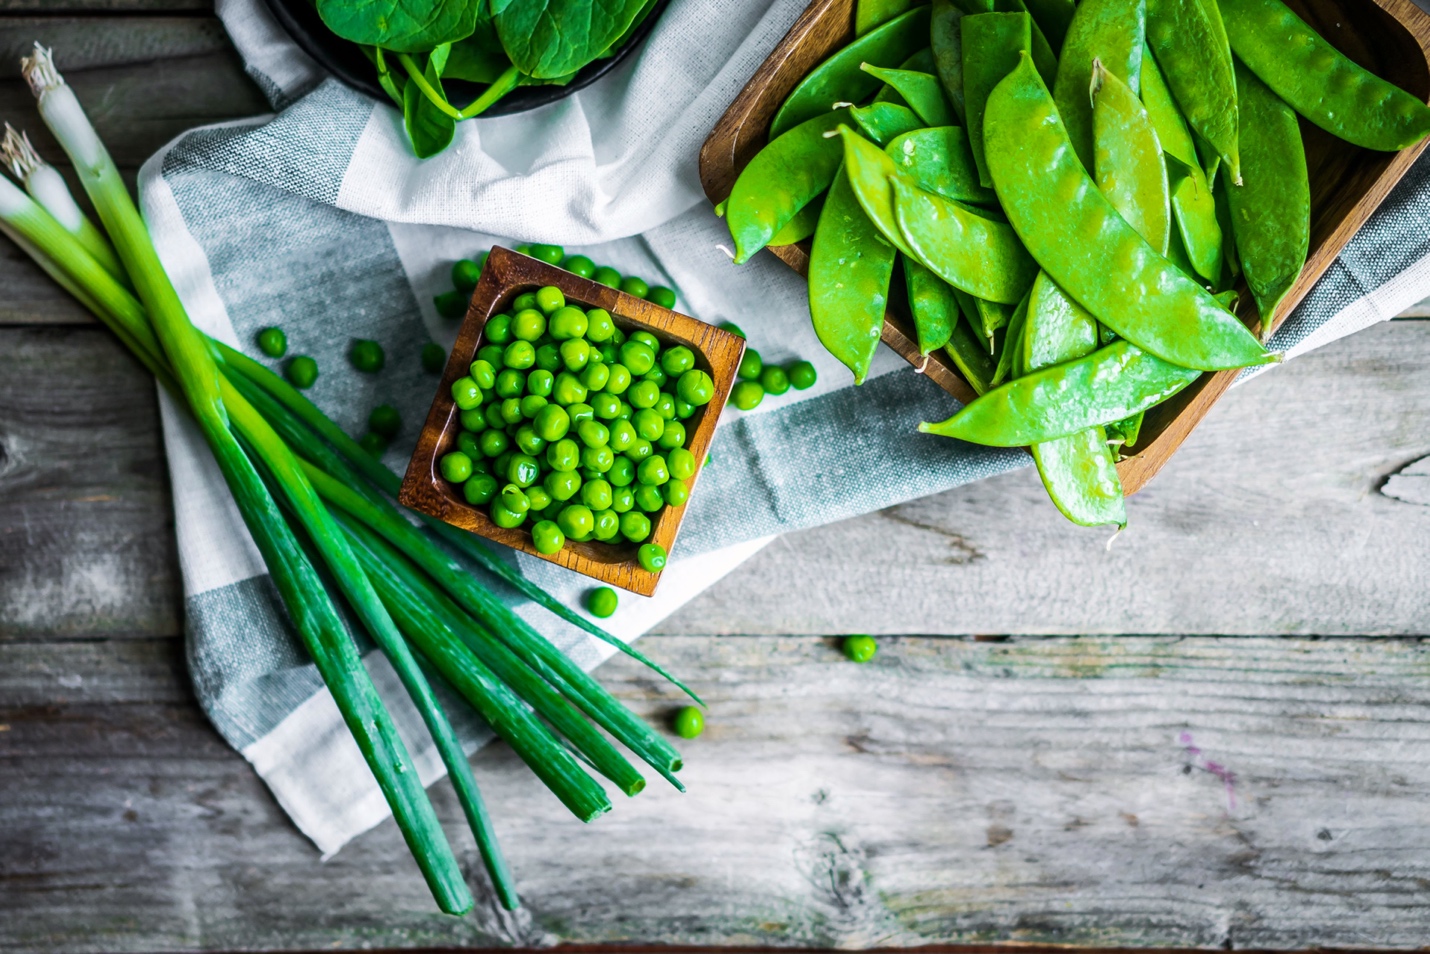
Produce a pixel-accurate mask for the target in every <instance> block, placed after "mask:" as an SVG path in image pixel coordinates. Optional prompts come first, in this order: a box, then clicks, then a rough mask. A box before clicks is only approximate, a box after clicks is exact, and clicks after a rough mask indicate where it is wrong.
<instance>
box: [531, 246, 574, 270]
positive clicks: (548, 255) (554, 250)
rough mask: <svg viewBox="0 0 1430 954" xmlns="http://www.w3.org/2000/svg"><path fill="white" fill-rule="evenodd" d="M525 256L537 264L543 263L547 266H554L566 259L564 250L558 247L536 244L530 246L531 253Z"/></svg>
mask: <svg viewBox="0 0 1430 954" xmlns="http://www.w3.org/2000/svg"><path fill="white" fill-rule="evenodd" d="M527 254H528V255H530V256H531V257H532V258H534V259H536V260H537V261H539V262H545V263H546V264H548V265H555V264H556V263H557V262H559V261H561V260H562V259H563V258H565V257H566V250H565V249H563V248H562V247H561V246H560V245H541V244H536V245H532V246H531V251H529V252H528V253H527Z"/></svg>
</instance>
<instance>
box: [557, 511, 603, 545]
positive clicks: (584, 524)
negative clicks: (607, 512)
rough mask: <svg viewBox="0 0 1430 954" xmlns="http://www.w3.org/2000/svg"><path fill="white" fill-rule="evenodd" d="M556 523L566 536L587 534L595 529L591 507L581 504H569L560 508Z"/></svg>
mask: <svg viewBox="0 0 1430 954" xmlns="http://www.w3.org/2000/svg"><path fill="white" fill-rule="evenodd" d="M556 525H557V526H558V527H560V528H561V532H562V533H564V534H566V536H567V537H582V536H587V535H589V534H590V533H591V531H592V530H594V529H595V517H594V516H593V515H592V513H591V508H590V507H587V506H585V505H583V504H570V505H569V506H565V507H562V508H561V513H560V515H558V516H557V518H556Z"/></svg>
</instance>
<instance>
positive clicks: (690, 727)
mask: <svg viewBox="0 0 1430 954" xmlns="http://www.w3.org/2000/svg"><path fill="white" fill-rule="evenodd" d="M670 726H671V728H672V729H674V730H675V734H676V735H678V736H680V737H681V738H682V739H693V738H695V737H696V736H697V735H699V734H700V733H702V732H704V731H705V716H703V715H701V714H700V710H699V709H697V708H695V707H694V706H686V707H685V708H683V709H681V710H680V711H679V712H677V713H676V714H675V718H674V719H672V720H671V723H670Z"/></svg>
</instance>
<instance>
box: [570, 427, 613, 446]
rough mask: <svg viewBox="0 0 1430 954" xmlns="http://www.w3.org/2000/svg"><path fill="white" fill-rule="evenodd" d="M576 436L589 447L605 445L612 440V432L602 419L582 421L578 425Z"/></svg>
mask: <svg viewBox="0 0 1430 954" xmlns="http://www.w3.org/2000/svg"><path fill="white" fill-rule="evenodd" d="M576 436H577V437H579V438H581V443H583V444H585V445H586V446H587V447H605V446H606V445H607V444H609V443H610V441H611V432H610V430H608V429H607V427H606V425H604V424H602V423H601V422H600V421H595V420H590V421H582V422H581V423H580V424H578V425H576Z"/></svg>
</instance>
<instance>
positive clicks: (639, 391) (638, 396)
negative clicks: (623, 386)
mask: <svg viewBox="0 0 1430 954" xmlns="http://www.w3.org/2000/svg"><path fill="white" fill-rule="evenodd" d="M626 400H627V401H630V402H631V406H632V407H634V408H649V407H655V402H656V401H658V400H660V388H659V387H658V386H657V385H656V384H655V382H654V381H637V382H636V383H635V384H633V385H631V388H630V390H629V391H628V392H626Z"/></svg>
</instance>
